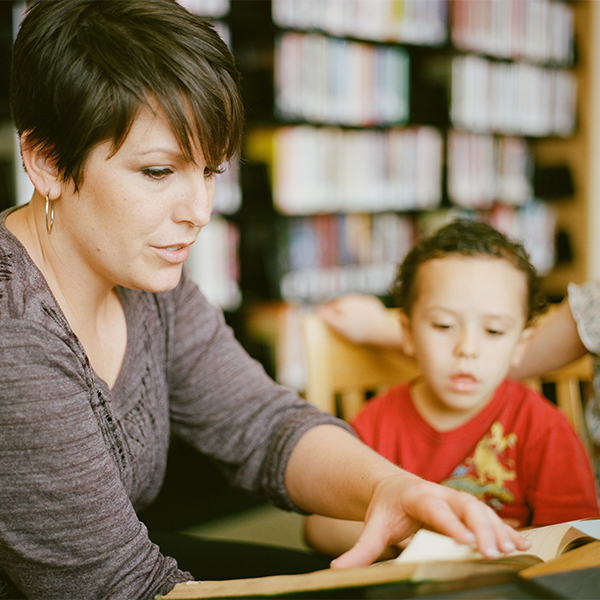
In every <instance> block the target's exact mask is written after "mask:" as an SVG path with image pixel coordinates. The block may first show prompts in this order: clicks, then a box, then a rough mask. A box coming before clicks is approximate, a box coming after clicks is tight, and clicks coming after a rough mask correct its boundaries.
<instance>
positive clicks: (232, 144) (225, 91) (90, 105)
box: [10, 0, 243, 189]
mask: <svg viewBox="0 0 600 600" xmlns="http://www.w3.org/2000/svg"><path fill="white" fill-rule="evenodd" d="M153 99H156V100H157V101H158V103H159V105H160V106H161V107H162V108H163V109H164V110H165V112H166V114H167V116H168V119H169V122H170V124H171V127H172V129H173V133H174V135H175V136H176V138H177V141H178V143H179V145H180V147H181V149H182V152H183V154H184V156H185V157H186V159H189V160H192V158H193V154H194V153H193V140H194V139H195V138H196V136H197V139H198V140H199V141H200V145H201V147H202V151H203V153H204V157H205V160H206V162H207V165H208V168H209V169H210V170H211V171H215V172H216V171H217V170H218V169H219V166H220V165H221V164H222V163H223V162H225V161H228V160H230V159H231V158H232V157H233V156H234V154H235V153H236V152H237V151H238V150H239V148H240V145H241V138H242V132H243V104H242V100H241V95H240V87H239V72H238V71H237V69H236V67H235V64H234V60H233V56H232V54H231V52H230V51H229V49H228V47H227V45H226V44H225V42H223V40H222V39H221V38H220V37H219V35H218V33H217V32H216V31H215V29H214V27H213V26H212V25H211V24H210V22H209V21H207V20H206V19H203V18H201V17H198V16H195V15H192V14H191V13H190V12H188V11H187V10H186V9H185V8H183V7H182V6H181V5H180V4H178V3H177V2H176V1H175V0H101V1H99V0H38V1H37V2H36V3H35V4H33V5H32V7H31V8H30V9H29V11H28V12H27V14H26V16H25V18H24V19H23V22H22V24H21V27H20V29H19V32H18V35H17V37H16V40H15V44H14V48H13V59H12V67H11V81H10V105H11V114H12V118H13V121H14V124H15V126H16V128H17V131H18V133H19V135H21V134H22V133H24V132H27V134H28V138H27V139H28V144H31V146H32V147H37V148H39V149H40V150H42V151H45V152H47V153H48V156H49V157H50V158H51V159H52V160H53V161H54V163H55V165H56V168H57V170H58V173H59V175H60V176H61V178H62V179H63V180H65V181H66V180H69V179H72V180H73V182H74V185H75V188H76V189H77V188H78V187H79V186H80V185H81V183H82V182H83V171H84V168H85V164H86V160H87V158H88V157H89V155H90V153H91V151H92V150H93V149H94V148H95V147H96V146H97V145H98V144H99V143H101V142H105V141H108V140H112V142H113V153H115V152H117V151H118V149H119V148H120V147H121V145H122V143H123V142H124V140H125V138H126V137H127V134H128V133H129V130H130V128H131V125H132V123H133V121H134V119H135V117H136V116H137V114H138V112H139V110H140V108H141V107H142V106H144V105H145V106H150V102H151V101H152V100H153ZM190 121H191V122H190Z"/></svg>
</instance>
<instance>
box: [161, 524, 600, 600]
mask: <svg viewBox="0 0 600 600" xmlns="http://www.w3.org/2000/svg"><path fill="white" fill-rule="evenodd" d="M522 534H523V536H524V537H526V538H528V539H529V540H530V542H531V544H532V546H531V549H530V550H529V551H527V552H518V551H515V552H514V553H511V554H509V555H506V556H503V557H501V558H499V559H497V560H489V559H485V558H483V557H482V556H481V554H479V553H478V552H477V551H475V550H473V548H471V547H470V546H464V545H460V544H458V543H456V542H454V541H453V540H451V539H450V538H448V537H446V536H443V535H440V534H436V533H432V532H429V531H426V530H423V529H422V530H419V531H418V532H417V533H416V534H415V536H414V538H413V539H412V541H411V542H410V544H409V545H408V546H407V548H406V549H405V550H404V551H403V553H402V554H401V555H400V556H399V557H398V558H396V559H393V560H388V561H382V562H379V563H375V564H374V565H371V566H368V567H354V568H349V569H324V570H322V571H314V572H312V573H303V574H299V575H275V576H271V577H256V578H250V579H234V580H225V581H201V582H198V581H189V582H186V583H180V584H177V585H176V586H175V588H174V589H173V590H172V591H171V592H169V593H168V594H166V595H165V596H162V598H165V600H172V599H177V598H178V599H184V598H185V599H188V600H191V599H194V598H236V597H237V598H242V597H249V596H277V595H283V594H293V593H303V592H318V591H322V590H331V589H344V588H360V587H366V586H371V585H380V584H387V583H400V582H406V583H413V584H418V583H425V582H457V581H460V580H465V581H468V580H469V579H473V578H480V577H483V578H485V580H487V582H490V581H496V582H500V581H502V580H504V581H509V580H514V578H515V577H516V573H518V572H520V571H523V573H524V574H525V573H527V572H528V571H531V572H532V574H533V575H535V574H536V571H535V567H536V566H537V565H539V564H540V563H543V562H545V561H551V560H552V559H553V558H555V557H558V556H560V555H562V554H564V553H566V552H569V551H570V552H572V553H573V555H572V556H574V557H576V560H575V561H573V562H575V563H576V567H575V568H578V567H581V568H584V567H590V566H594V567H598V566H600V542H596V541H595V540H599V539H600V519H584V520H580V521H571V522H568V523H559V524H557V525H550V526H547V527H538V528H533V529H529V530H525V531H523V532H522ZM592 543H593V545H591V544H592ZM588 544H589V545H590V546H589V547H590V548H591V551H590V552H587V553H586V554H584V553H582V552H581V551H583V550H584V548H581V547H580V546H582V545H583V546H586V545H588ZM578 546H579V547H578ZM411 547H412V548H413V549H412V550H411ZM415 548H416V550H415ZM577 553H579V554H577ZM407 556H408V557H409V558H410V557H411V556H412V558H411V559H410V560H409V559H407V558H402V557H407ZM544 557H545V558H544ZM558 560H560V559H558ZM568 568H573V565H571V566H570V567H566V568H565V570H567V569H568ZM557 570H560V568H559V569H557Z"/></svg>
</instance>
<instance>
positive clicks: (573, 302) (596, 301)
mask: <svg viewBox="0 0 600 600" xmlns="http://www.w3.org/2000/svg"><path fill="white" fill-rule="evenodd" d="M568 298H569V307H570V308H571V312H572V314H573V318H574V319H575V322H576V323H577V331H578V333H579V337H580V338H581V341H582V342H583V345H584V346H585V347H586V348H587V349H588V350H589V351H590V352H591V354H592V364H593V369H594V375H593V388H594V393H593V394H592V396H591V398H590V401H589V402H588V403H587V405H586V407H585V421H586V424H587V427H588V430H589V433H590V436H591V438H592V440H594V442H595V443H596V445H598V446H600V281H598V280H591V281H587V282H586V283H584V284H582V285H575V284H574V283H571V284H570V285H569V295H568ZM595 470H596V477H597V479H598V482H599V483H600V455H597V456H595Z"/></svg>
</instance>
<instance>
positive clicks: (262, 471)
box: [169, 275, 352, 510]
mask: <svg viewBox="0 0 600 600" xmlns="http://www.w3.org/2000/svg"><path fill="white" fill-rule="evenodd" d="M176 291H177V295H176V298H175V315H174V326H173V334H172V339H171V340H170V341H169V352H170V357H169V389H170V397H171V422H172V426H173V428H174V430H175V431H176V432H177V433H178V434H179V435H181V436H182V437H183V438H184V439H186V440H187V441H188V442H190V443H191V444H192V445H194V446H195V447H196V448H197V449H198V450H200V451H201V452H203V453H206V454H208V455H210V456H212V457H213V458H214V459H215V460H216V461H217V463H218V464H219V465H220V467H221V468H222V470H223V472H224V473H225V475H226V476H227V477H228V479H229V480H230V481H231V483H232V484H233V485H235V486H238V487H242V488H244V489H246V490H249V491H251V492H255V493H259V494H261V495H265V496H267V497H268V498H269V499H270V500H271V501H272V502H274V503H275V504H277V505H278V506H280V507H282V508H285V509H288V510H298V508H297V507H296V506H294V504H293V502H292V501H291V499H290V498H289V496H288V494H287V491H286V488H285V482H284V476H285V468H286V466H287V462H288V459H289V457H290V454H291V452H292V450H293V448H294V446H295V445H296V443H297V442H298V440H299V439H300V437H301V436H302V435H303V434H304V433H305V432H306V431H308V430H309V429H310V428H312V427H315V426H316V425H319V424H324V423H333V424H336V425H339V426H341V427H344V428H346V429H347V430H349V431H352V430H351V428H350V427H349V426H348V425H347V424H346V423H344V422H343V421H340V420H338V419H336V418H334V417H332V416H331V415H328V414H325V413H322V412H320V411H318V410H317V409H316V408H315V407H313V406H312V405H309V404H308V403H307V402H306V401H305V400H303V399H302V398H301V397H300V396H299V395H298V394H297V393H295V392H293V391H292V390H290V389H287V388H285V387H282V386H280V385H278V384H276V383H275V382H274V381H273V380H272V379H270V378H269V377H268V376H267V374H266V373H265V372H264V369H263V368H262V366H261V365H260V364H259V363H258V362H257V361H255V360H253V359H252V358H251V357H249V356H248V354H247V353H246V352H245V351H244V350H243V349H242V347H241V346H240V344H239V343H238V342H237V341H236V340H235V338H234V336H233V333H232V331H231V329H230V328H229V327H228V326H227V325H226V324H225V321H224V317H223V314H222V312H221V311H220V310H218V309H216V308H215V307H213V306H211V305H210V304H209V303H208V302H207V301H206V300H205V299H204V297H203V296H202V294H201V293H200V292H199V290H198V289H197V287H196V286H195V284H193V283H192V282H191V281H190V280H189V279H187V278H186V277H185V275H184V281H183V282H182V285H180V286H179V287H178V288H177V290H176Z"/></svg>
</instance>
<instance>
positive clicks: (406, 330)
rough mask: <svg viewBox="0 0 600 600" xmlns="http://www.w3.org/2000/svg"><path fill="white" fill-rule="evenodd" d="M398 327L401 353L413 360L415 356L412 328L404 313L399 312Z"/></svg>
mask: <svg viewBox="0 0 600 600" xmlns="http://www.w3.org/2000/svg"><path fill="white" fill-rule="evenodd" d="M400 327H401V329H402V344H401V345H402V352H404V354H406V356H410V357H411V358H414V356H415V344H414V341H413V336H412V328H411V326H410V319H409V318H408V316H407V315H406V313H404V312H402V311H401V312H400Z"/></svg>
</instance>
